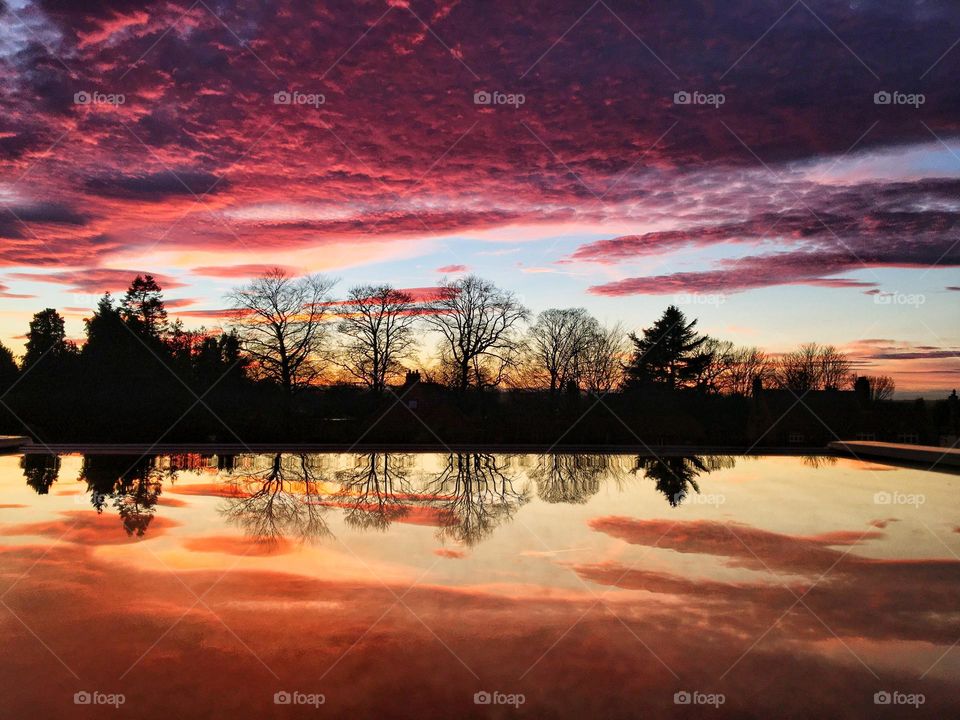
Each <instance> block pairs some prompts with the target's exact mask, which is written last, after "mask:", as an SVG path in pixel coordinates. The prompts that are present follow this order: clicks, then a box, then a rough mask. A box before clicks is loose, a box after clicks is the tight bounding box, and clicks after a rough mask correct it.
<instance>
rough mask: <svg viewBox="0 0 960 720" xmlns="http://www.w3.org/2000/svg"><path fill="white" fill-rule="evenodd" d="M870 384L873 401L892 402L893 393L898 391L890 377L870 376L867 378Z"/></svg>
mask: <svg viewBox="0 0 960 720" xmlns="http://www.w3.org/2000/svg"><path fill="white" fill-rule="evenodd" d="M867 380H868V381H869V382H870V399H871V400H892V399H893V393H894V391H895V390H896V389H897V385H896V383H895V382H894V381H893V378H892V377H890V376H889V375H870V376H869V377H867Z"/></svg>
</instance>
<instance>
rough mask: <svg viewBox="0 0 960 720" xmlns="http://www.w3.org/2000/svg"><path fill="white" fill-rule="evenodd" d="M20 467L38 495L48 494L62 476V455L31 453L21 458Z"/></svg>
mask: <svg viewBox="0 0 960 720" xmlns="http://www.w3.org/2000/svg"><path fill="white" fill-rule="evenodd" d="M20 467H21V468H23V476H24V477H25V478H26V479H27V485H29V486H30V487H32V488H33V489H34V490H35V491H36V493H37V495H46V494H47V493H49V492H50V486H51V485H53V484H54V483H55V482H56V481H57V478H58V477H59V476H60V456H59V455H49V454H46V453H30V454H27V455H24V456H23V457H22V458H20Z"/></svg>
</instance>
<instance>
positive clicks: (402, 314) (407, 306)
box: [337, 285, 417, 394]
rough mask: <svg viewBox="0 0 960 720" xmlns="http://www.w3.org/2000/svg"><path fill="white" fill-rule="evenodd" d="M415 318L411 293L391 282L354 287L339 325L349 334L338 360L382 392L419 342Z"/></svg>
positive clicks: (374, 388)
mask: <svg viewBox="0 0 960 720" xmlns="http://www.w3.org/2000/svg"><path fill="white" fill-rule="evenodd" d="M416 319H417V308H416V306H415V305H414V301H413V296H411V295H410V294H409V293H405V292H403V291H401V290H396V289H394V288H392V287H390V286H389V285H376V286H374V285H363V286H360V287H355V288H353V289H351V290H350V293H349V296H348V299H347V301H346V302H345V303H344V306H343V310H342V312H341V320H340V323H339V325H338V326H337V327H338V329H339V330H340V332H341V333H342V334H343V335H345V336H346V337H347V343H346V345H345V346H344V347H343V348H342V349H341V352H340V354H339V355H340V360H338V361H337V364H339V365H341V366H342V367H343V368H345V369H346V370H347V371H348V372H349V373H350V374H351V375H353V376H354V377H355V378H357V379H358V380H360V381H361V382H362V383H364V384H365V385H366V386H367V387H369V388H370V389H371V390H373V392H375V393H378V394H379V393H382V392H383V391H384V389H385V388H386V386H387V380H388V379H389V378H390V376H391V375H393V374H395V373H396V372H397V371H398V370H399V368H400V360H402V359H403V358H404V357H406V356H407V354H408V353H409V352H410V350H411V348H412V347H413V346H414V344H415V342H416V339H415V337H414V333H413V330H414V327H413V325H414V322H415V321H416Z"/></svg>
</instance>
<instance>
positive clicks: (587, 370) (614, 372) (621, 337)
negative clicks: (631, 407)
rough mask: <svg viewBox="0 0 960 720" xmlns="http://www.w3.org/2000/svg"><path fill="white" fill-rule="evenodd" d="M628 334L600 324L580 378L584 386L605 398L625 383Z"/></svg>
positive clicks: (589, 345)
mask: <svg viewBox="0 0 960 720" xmlns="http://www.w3.org/2000/svg"><path fill="white" fill-rule="evenodd" d="M625 341H626V335H625V334H624V332H623V328H622V327H621V326H620V325H619V324H617V325H613V326H611V327H603V326H602V325H599V324H597V326H596V327H595V328H594V329H593V332H592V333H591V335H590V339H589V341H588V342H587V347H586V350H585V351H584V353H583V356H582V358H583V365H582V367H581V370H580V379H581V382H582V383H583V385H584V387H585V388H586V389H587V390H588V391H590V392H592V393H595V394H598V395H603V394H605V393H608V392H610V391H611V390H613V389H614V388H617V387H619V386H620V385H621V384H622V382H623V360H624V357H625V356H626V354H627V349H626V345H625Z"/></svg>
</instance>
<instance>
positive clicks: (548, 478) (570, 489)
mask: <svg viewBox="0 0 960 720" xmlns="http://www.w3.org/2000/svg"><path fill="white" fill-rule="evenodd" d="M530 477H531V479H532V480H533V481H534V482H535V483H536V485H537V496H538V497H539V498H540V499H541V500H543V501H544V502H548V503H571V504H572V503H578V504H579V503H585V502H587V501H588V500H589V499H590V498H591V497H593V496H594V495H596V494H597V493H598V492H599V491H600V487H601V485H602V483H603V482H605V481H607V480H609V479H611V478H612V477H617V479H618V480H619V479H620V461H619V458H617V457H616V456H612V455H554V454H550V455H540V456H538V457H537V464H536V466H535V467H533V468H532V469H531V470H530Z"/></svg>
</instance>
